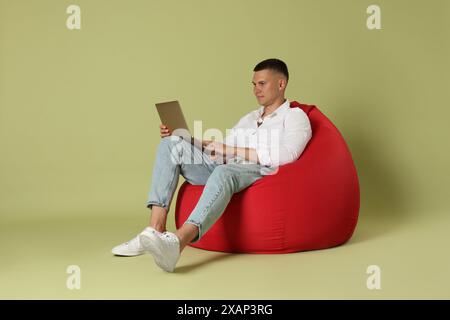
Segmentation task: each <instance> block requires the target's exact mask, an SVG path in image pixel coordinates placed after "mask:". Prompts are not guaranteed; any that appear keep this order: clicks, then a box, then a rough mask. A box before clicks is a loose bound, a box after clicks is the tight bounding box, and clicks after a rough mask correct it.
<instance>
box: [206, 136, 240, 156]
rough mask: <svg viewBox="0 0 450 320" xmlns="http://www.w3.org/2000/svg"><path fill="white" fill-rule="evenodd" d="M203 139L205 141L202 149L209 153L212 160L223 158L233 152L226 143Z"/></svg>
mask: <svg viewBox="0 0 450 320" xmlns="http://www.w3.org/2000/svg"><path fill="white" fill-rule="evenodd" d="M203 141H204V142H207V143H206V146H205V149H204V151H205V152H206V153H207V154H210V157H211V159H212V160H217V159H220V158H222V160H225V158H226V156H228V155H232V154H234V148H233V147H230V146H227V145H226V144H223V143H221V142H217V141H211V140H203ZM208 142H209V143H208Z"/></svg>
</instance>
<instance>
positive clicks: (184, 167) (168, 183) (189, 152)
mask: <svg viewBox="0 0 450 320" xmlns="http://www.w3.org/2000/svg"><path fill="white" fill-rule="evenodd" d="M241 160H242V159H241ZM239 161H240V158H232V159H230V160H229V161H227V163H220V162H216V161H213V160H211V158H210V156H209V155H208V154H206V153H204V152H202V151H201V150H200V149H199V148H197V147H196V146H194V145H193V144H191V143H189V142H187V141H186V140H184V139H182V138H180V137H178V136H168V137H165V138H162V139H161V142H160V144H159V146H158V150H157V153H156V162H155V165H154V167H153V175H152V183H151V187H150V192H149V194H148V200H147V207H148V208H150V209H151V208H152V206H153V205H157V206H160V207H163V208H165V209H166V210H167V212H169V210H170V205H171V203H172V199H173V195H174V192H175V190H176V188H177V185H178V179H179V175H180V173H181V175H182V176H183V177H184V178H185V179H186V181H187V182H189V183H190V184H193V185H205V187H204V189H203V193H202V195H201V196H200V199H199V201H198V203H197V205H196V206H195V208H194V210H193V211H192V213H191V214H190V216H189V217H188V219H187V220H186V221H185V224H186V223H190V224H194V225H196V226H197V227H198V229H199V230H198V231H199V234H198V236H197V237H196V238H195V239H194V240H192V243H193V242H197V241H199V240H200V239H201V238H202V236H203V235H204V234H205V233H206V232H207V231H208V230H209V229H210V228H211V226H212V225H213V224H214V223H215V222H216V221H217V220H218V219H219V218H220V216H221V215H222V213H223V212H224V211H225V209H226V207H227V205H228V203H229V201H230V200H231V197H232V195H233V194H234V193H236V192H239V191H241V190H243V189H245V188H246V187H248V186H250V185H251V184H252V183H254V182H255V181H256V180H258V179H260V178H262V177H263V176H264V175H266V174H271V173H273V168H268V167H264V166H261V165H259V164H254V163H239ZM241 162H242V161H241Z"/></svg>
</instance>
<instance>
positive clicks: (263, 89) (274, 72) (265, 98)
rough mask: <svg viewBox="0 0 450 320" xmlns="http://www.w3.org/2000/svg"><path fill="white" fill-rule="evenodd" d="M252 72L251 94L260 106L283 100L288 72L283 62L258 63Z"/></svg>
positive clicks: (273, 60)
mask: <svg viewBox="0 0 450 320" xmlns="http://www.w3.org/2000/svg"><path fill="white" fill-rule="evenodd" d="M253 71H254V72H255V73H254V74H253V81H252V83H253V93H254V94H255V96H256V99H257V100H258V103H259V104H260V105H262V106H270V105H272V104H273V103H274V102H276V101H277V100H283V99H284V91H285V90H286V86H287V82H288V80H289V72H288V68H287V66H286V64H285V63H284V62H283V61H281V60H279V59H267V60H264V61H261V62H260V63H258V64H257V65H256V66H255V68H254V69H253Z"/></svg>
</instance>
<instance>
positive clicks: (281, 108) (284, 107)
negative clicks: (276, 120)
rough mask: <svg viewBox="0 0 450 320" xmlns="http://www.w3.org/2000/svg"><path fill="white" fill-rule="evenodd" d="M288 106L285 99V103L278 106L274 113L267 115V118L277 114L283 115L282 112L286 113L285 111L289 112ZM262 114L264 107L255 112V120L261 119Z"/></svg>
mask: <svg viewBox="0 0 450 320" xmlns="http://www.w3.org/2000/svg"><path fill="white" fill-rule="evenodd" d="M290 104H291V103H290V102H289V99H287V98H286V101H285V102H283V104H282V105H280V106H279V107H278V108H276V109H275V111H274V112H272V113H271V114H270V115H268V117H273V116H275V115H277V114H283V112H286V111H287V110H289V108H290ZM263 112H264V106H260V107H259V108H258V109H257V112H256V117H257V119H259V118H260V117H261V115H262V113H263Z"/></svg>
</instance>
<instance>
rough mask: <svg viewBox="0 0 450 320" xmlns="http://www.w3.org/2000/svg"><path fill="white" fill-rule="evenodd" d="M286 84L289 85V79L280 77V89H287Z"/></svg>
mask: <svg viewBox="0 0 450 320" xmlns="http://www.w3.org/2000/svg"><path fill="white" fill-rule="evenodd" d="M286 85H287V81H286V79H285V78H280V79H278V89H279V90H280V91H281V90H284V89H286Z"/></svg>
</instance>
